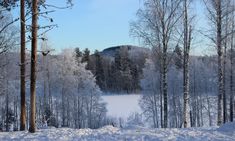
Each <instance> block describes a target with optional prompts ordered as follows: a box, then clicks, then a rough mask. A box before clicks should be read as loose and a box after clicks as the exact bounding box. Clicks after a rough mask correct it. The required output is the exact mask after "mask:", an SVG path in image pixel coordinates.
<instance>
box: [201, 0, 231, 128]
mask: <svg viewBox="0 0 235 141" xmlns="http://www.w3.org/2000/svg"><path fill="white" fill-rule="evenodd" d="M230 2H231V1H227V0H204V3H205V5H206V8H207V10H208V13H209V15H208V18H209V20H210V22H211V23H212V25H213V27H212V30H211V33H212V35H209V36H207V37H209V38H210V39H211V40H212V42H213V43H214V44H215V46H216V51H217V65H218V68H217V70H218V72H217V73H218V74H217V77H218V109H217V110H218V112H217V125H221V124H222V122H223V121H225V118H226V117H225V116H226V111H224V110H225V109H226V108H225V106H226V105H225V103H226V99H225V93H224V92H225V91H224V87H225V86H224V77H225V76H224V70H223V59H224V58H223V54H224V53H223V42H224V41H225V39H227V36H228V35H230V34H231V33H232V32H233V31H231V32H228V33H226V32H225V33H224V32H223V28H222V27H223V25H224V24H225V23H226V17H227V16H228V15H229V14H231V13H232V12H233V11H234V6H232V5H231V3H230ZM228 3H230V4H228ZM228 8H229V10H228ZM226 44H227V43H226ZM223 103H224V104H223ZM223 111H224V112H223Z"/></svg>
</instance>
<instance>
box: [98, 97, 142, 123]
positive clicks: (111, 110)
mask: <svg viewBox="0 0 235 141" xmlns="http://www.w3.org/2000/svg"><path fill="white" fill-rule="evenodd" d="M102 98H103V100H104V102H105V103H107V110H108V112H107V115H108V116H111V117H117V118H124V119H127V118H128V117H129V116H130V115H131V114H133V113H135V112H138V113H140V112H141V109H140V107H139V99H140V95H136V94H131V95H107V96H102Z"/></svg>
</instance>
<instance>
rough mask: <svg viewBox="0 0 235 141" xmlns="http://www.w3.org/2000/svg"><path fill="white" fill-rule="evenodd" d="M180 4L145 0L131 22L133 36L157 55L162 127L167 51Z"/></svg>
mask: <svg viewBox="0 0 235 141" xmlns="http://www.w3.org/2000/svg"><path fill="white" fill-rule="evenodd" d="M180 4H181V0H145V1H144V8H143V9H140V10H139V11H138V13H137V16H138V20H137V21H136V22H133V23H132V24H131V33H133V36H136V37H140V38H141V39H142V40H143V41H144V44H145V45H147V46H150V47H151V48H156V50H157V52H158V55H159V66H160V69H161V71H160V73H161V85H162V94H163V111H164V112H163V127H164V128H166V127H167V126H168V92H167V87H168V84H167V71H168V64H169V60H170V59H169V58H168V51H169V49H170V43H172V39H173V38H174V37H173V34H174V33H175V29H176V25H177V24H178V22H179V20H180V18H181V15H182V14H181V13H182V12H181V11H180Z"/></svg>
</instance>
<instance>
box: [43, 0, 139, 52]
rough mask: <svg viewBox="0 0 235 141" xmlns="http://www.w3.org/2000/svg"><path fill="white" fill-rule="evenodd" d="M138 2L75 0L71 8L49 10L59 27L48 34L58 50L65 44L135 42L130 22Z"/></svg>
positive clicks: (97, 45)
mask: <svg viewBox="0 0 235 141" xmlns="http://www.w3.org/2000/svg"><path fill="white" fill-rule="evenodd" d="M48 2H51V4H56V5H59V6H62V5H64V4H65V1H64V0H50V1H48ZM140 5H141V4H140V2H139V0H74V7H73V8H72V9H66V10H58V11H57V12H55V13H53V14H50V15H51V17H53V19H54V22H55V23H57V24H58V26H59V27H58V28H56V29H54V30H52V31H50V32H49V33H48V34H47V36H48V37H49V40H50V43H51V45H52V46H53V48H56V49H57V50H58V49H62V48H68V47H80V48H81V49H84V48H89V49H90V50H95V49H98V50H103V49H104V48H107V47H110V46H115V45H122V44H132V45H138V42H137V40H135V39H134V38H132V37H130V36H129V22H130V21H131V20H134V19H135V14H136V11H137V10H138V9H139V7H140ZM41 23H42V22H41Z"/></svg>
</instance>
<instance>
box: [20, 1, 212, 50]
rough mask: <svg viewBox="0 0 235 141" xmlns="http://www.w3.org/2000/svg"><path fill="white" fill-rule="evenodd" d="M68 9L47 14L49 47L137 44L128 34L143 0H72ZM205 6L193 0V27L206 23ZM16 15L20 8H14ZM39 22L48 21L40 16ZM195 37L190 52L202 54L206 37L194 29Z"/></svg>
mask: <svg viewBox="0 0 235 141" xmlns="http://www.w3.org/2000/svg"><path fill="white" fill-rule="evenodd" d="M73 1H74V6H73V8H71V9H65V10H57V11H56V12H54V13H52V14H50V17H52V18H53V20H54V23H56V24H58V28H55V29H53V30H52V31H50V32H49V33H47V36H48V38H49V44H50V45H51V47H52V48H54V49H56V50H57V51H60V50H61V49H63V48H70V47H72V48H75V47H79V48H81V49H82V50H83V49H85V48H89V49H90V50H91V51H94V50H95V49H98V50H100V51H101V50H103V49H105V48H107V47H111V46H116V45H125V44H129V45H140V46H141V44H140V43H139V42H138V40H137V39H134V38H133V37H130V35H129V28H130V22H131V21H133V20H135V19H136V12H137V10H138V9H139V8H140V7H142V6H143V0H73ZM47 3H48V4H53V5H57V6H64V5H66V0H48V1H47ZM204 10H205V7H204V6H203V3H202V0H195V1H194V4H193V5H192V9H191V11H192V13H194V14H195V15H196V18H195V19H194V24H195V26H196V27H195V28H196V29H202V28H205V27H207V19H206V17H205V11H204ZM16 15H19V11H16ZM39 23H40V24H42V25H43V24H44V25H47V24H48V23H49V22H45V20H40V22H39ZM195 36H197V39H196V40H197V41H196V42H195V44H194V45H193V47H192V53H193V54H197V55H198V54H199V55H203V53H205V52H207V51H208V47H207V46H206V43H207V42H208V41H206V39H205V37H202V35H199V34H198V33H196V35H195Z"/></svg>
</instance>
